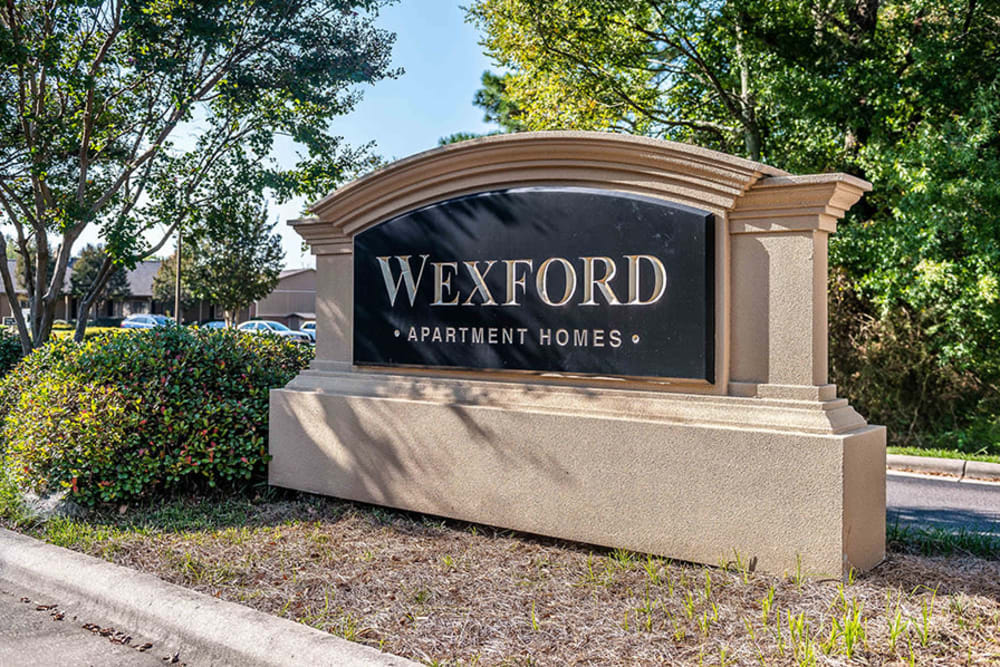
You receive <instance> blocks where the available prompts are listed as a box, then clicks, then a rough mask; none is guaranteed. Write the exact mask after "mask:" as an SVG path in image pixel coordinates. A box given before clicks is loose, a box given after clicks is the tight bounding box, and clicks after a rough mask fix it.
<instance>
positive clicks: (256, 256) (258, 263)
mask: <svg viewBox="0 0 1000 667" xmlns="http://www.w3.org/2000/svg"><path fill="white" fill-rule="evenodd" d="M197 222H198V226H197V227H195V229H194V234H193V236H194V242H193V243H192V244H191V250H190V251H189V252H190V255H191V258H192V261H191V266H190V268H189V269H188V271H187V276H188V277H187V284H188V285H189V286H190V287H189V289H190V290H191V293H192V294H193V295H194V296H196V297H199V298H201V299H204V300H205V301H208V302H210V303H214V304H217V305H219V306H221V307H222V309H223V311H224V312H225V318H226V323H227V324H229V325H233V324H234V318H235V317H236V314H237V313H238V312H239V311H240V309H242V308H246V307H247V306H249V305H250V304H251V303H253V302H254V301H256V300H257V299H261V298H263V297H265V296H267V295H268V294H270V293H271V290H273V289H274V286H275V285H277V284H278V276H279V275H280V273H281V263H282V260H283V259H284V256H285V251H284V250H283V249H282V247H281V237H280V236H279V235H277V234H274V233H273V232H274V227H275V225H276V224H277V223H276V222H275V223H269V222H268V221H267V210H266V207H265V206H264V203H263V201H261V200H260V199H258V198H254V197H247V196H246V194H238V193H231V194H229V195H222V196H220V197H219V198H217V199H216V200H215V201H213V202H212V204H211V205H210V206H206V207H205V208H204V209H203V210H202V211H201V212H200V213H199V217H198V218H197ZM182 290H183V285H182Z"/></svg>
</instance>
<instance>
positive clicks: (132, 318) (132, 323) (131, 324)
mask: <svg viewBox="0 0 1000 667" xmlns="http://www.w3.org/2000/svg"><path fill="white" fill-rule="evenodd" d="M173 324H174V320H173V319H172V318H169V317H164V316H163V315H129V316H128V317H126V318H125V319H124V320H122V324H121V328H122V329H155V328H156V327H169V326H171V325H173Z"/></svg>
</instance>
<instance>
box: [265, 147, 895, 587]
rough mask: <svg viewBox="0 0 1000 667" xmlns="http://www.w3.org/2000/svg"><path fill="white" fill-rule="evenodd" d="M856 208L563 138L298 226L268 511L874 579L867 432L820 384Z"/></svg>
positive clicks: (418, 167)
mask: <svg viewBox="0 0 1000 667" xmlns="http://www.w3.org/2000/svg"><path fill="white" fill-rule="evenodd" d="M869 187H870V186H869V185H868V184H867V183H865V182H864V181H861V180H858V179H855V178H853V177H850V176H846V175H843V174H828V175H814V176H793V175H791V174H787V173H785V172H782V171H779V170H776V169H773V168H771V167H768V166H766V165H762V164H759V163H754V162H750V161H747V160H742V159H739V158H735V157H732V156H728V155H724V154H720V153H716V152H713V151H707V150H702V149H698V148H695V147H691V146H687V145H682V144H675V143H670V142H662V141H655V140H649V139H642V138H636V137H626V136H620V135H610V134H596V133H582V132H548V133H526V134H518V135H510V136H502V137H491V138H487V139H481V140H475V141H471V142H464V143H461V144H456V145H452V146H447V147H444V148H440V149H436V150H433V151H429V152H427V153H422V154H420V155H417V156H414V157H412V158H409V159H406V160H403V161H400V162H397V163H395V164H393V165H390V166H388V167H386V168H385V169H383V170H381V171H378V172H376V173H374V174H371V175H369V176H367V177H365V178H362V179H360V180H359V181H356V182H354V183H351V184H349V185H347V186H345V187H343V188H341V189H339V190H337V191H336V192H334V193H332V194H331V195H330V196H328V197H326V198H325V199H323V200H321V201H320V202H317V203H316V204H315V205H313V207H312V209H311V210H312V213H313V217H311V218H308V219H304V220H299V221H295V222H293V223H292V224H293V225H294V227H295V229H296V230H297V231H298V232H299V233H300V234H301V235H302V236H303V238H305V239H306V240H307V241H308V242H309V243H310V245H311V247H312V250H313V252H314V253H315V254H316V255H317V280H318V283H319V286H318V298H317V354H316V360H315V361H314V362H313V364H312V365H311V367H310V368H309V369H308V370H306V371H305V372H303V373H302V374H300V375H299V377H297V378H296V379H295V380H294V381H292V382H291V383H290V384H289V385H288V386H287V387H285V388H284V389H280V390H275V391H273V392H272V394H271V417H270V421H271V426H270V449H271V454H272V456H273V457H274V458H273V460H272V462H271V467H270V473H269V475H270V481H271V483H272V484H275V485H279V486H284V487H289V488H295V489H302V490H306V491H312V492H317V493H326V494H330V495H334V496H338V497H341V498H346V499H352V500H358V501H363V502H370V503H376V504H383V505H389V506H392V507H398V508H403V509H409V510H416V511H421V512H427V513H431V514H437V515H442V516H449V517H454V518H459V519H464V520H468V521H476V522H481V523H487V524H492V525H497V526H503V527H507V528H513V529H517V530H523V531H527V532H532V533H539V534H545V535H552V536H556V537H563V538H567V539H572V540H580V541H585V542H590V543H595V544H601V545H606V546H614V547H624V548H629V549H634V550H638V551H644V552H651V553H656V554H662V555H666V556H671V557H674V558H680V559H686V560H692V561H700V562H708V563H718V562H719V561H720V559H732V558H733V557H734V556H735V554H737V553H738V554H740V556H741V558H745V559H750V558H756V559H757V561H758V563H759V565H760V566H761V567H763V568H765V569H769V570H772V571H781V570H787V569H791V568H794V567H796V565H797V563H799V562H801V563H802V564H803V566H804V567H805V569H806V571H807V572H812V573H816V574H823V575H836V576H841V575H843V574H844V573H845V572H847V571H848V569H849V568H851V567H854V568H856V569H867V568H870V567H872V566H874V565H875V564H876V563H878V562H879V561H880V560H881V559H882V557H883V556H884V547H885V532H884V531H885V483H884V476H885V431H884V429H883V428H882V427H876V426H869V425H868V424H866V423H865V421H864V419H863V418H861V417H860V416H859V415H858V414H857V413H856V412H855V411H854V410H853V409H851V407H850V406H849V405H848V404H847V401H846V400H844V399H840V398H837V397H836V388H835V387H834V386H833V385H830V384H828V382H827V359H826V355H827V347H826V346H827V323H826V316H827V314H826V279H827V276H826V271H827V264H826V248H827V236H828V235H829V234H830V233H832V232H833V231H835V229H836V222H837V219H838V218H839V217H840V216H842V215H843V213H844V212H845V211H846V210H847V209H848V208H849V207H850V206H851V205H852V204H853V203H854V202H856V201H857V200H858V199H859V198H860V197H861V195H862V194H863V192H864V191H865V190H867V189H868V188H869Z"/></svg>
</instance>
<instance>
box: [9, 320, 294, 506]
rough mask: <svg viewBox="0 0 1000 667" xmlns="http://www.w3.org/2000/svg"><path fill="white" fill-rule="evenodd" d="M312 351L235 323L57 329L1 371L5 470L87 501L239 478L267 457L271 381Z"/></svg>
mask: <svg viewBox="0 0 1000 667" xmlns="http://www.w3.org/2000/svg"><path fill="white" fill-rule="evenodd" d="M311 354H312V352H311V350H310V349H309V348H307V347H305V346H297V345H294V344H291V343H287V342H285V341H283V340H281V339H279V338H277V337H271V336H246V335H243V334H240V333H238V332H235V331H231V330H221V331H218V330H216V331H211V330H187V329H178V328H175V327H167V328H161V329H152V330H148V331H134V332H127V333H123V334H120V335H110V336H100V337H97V338H94V339H92V340H89V341H87V342H85V343H82V344H78V343H73V342H71V341H69V340H53V341H52V342H51V343H50V344H48V345H46V346H45V347H43V348H40V349H38V350H35V351H34V352H33V353H32V354H31V355H30V356H29V357H27V358H26V359H25V360H24V361H23V362H22V363H21V364H20V365H19V366H18V367H17V368H16V369H15V370H14V371H13V372H12V373H10V374H9V375H8V376H7V377H6V378H5V379H4V380H3V381H2V382H0V438H2V442H3V446H4V451H3V469H4V471H5V474H6V475H7V476H8V478H9V480H10V481H11V482H12V483H13V484H15V485H17V486H18V487H19V488H22V489H30V490H33V491H37V492H42V493H44V492H51V491H56V490H59V489H68V490H69V491H70V492H71V494H72V497H73V499H74V500H76V501H77V502H80V503H83V504H85V505H94V504H97V503H101V502H128V501H133V500H136V499H139V498H142V497H149V496H155V495H159V494H169V493H172V492H176V491H179V490H181V491H190V490H199V489H200V490H204V489H206V488H208V487H212V488H223V489H233V488H238V487H240V486H241V485H245V484H248V483H251V482H253V481H254V480H259V479H261V478H262V476H263V473H264V469H265V468H264V466H265V464H266V462H267V460H268V456H267V444H266V443H267V426H266V425H267V410H268V390H269V389H271V388H274V387H280V386H283V385H284V384H286V383H287V382H288V381H289V380H290V379H291V378H292V377H294V376H295V374H296V373H297V372H298V371H299V370H301V369H302V368H303V367H304V366H305V365H306V364H307V363H308V361H309V358H310V357H311Z"/></svg>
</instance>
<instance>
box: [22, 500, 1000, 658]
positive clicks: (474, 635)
mask: <svg viewBox="0 0 1000 667" xmlns="http://www.w3.org/2000/svg"><path fill="white" fill-rule="evenodd" d="M209 505H210V507H206V506H205V503H204V502H203V503H197V502H194V501H188V503H187V504H186V505H185V506H168V507H161V508H154V509H147V510H141V511H133V510H127V509H124V508H123V510H122V512H121V513H120V514H119V513H118V512H111V513H107V514H106V515H96V516H95V515H92V516H90V517H88V518H87V519H84V520H75V521H69V520H63V521H62V522H56V523H55V524H52V525H49V526H47V527H46V528H45V529H44V530H43V531H42V532H43V533H44V534H42V535H40V536H41V537H43V538H45V539H49V540H50V541H53V542H56V543H62V544H63V545H64V546H70V547H72V548H76V549H78V550H82V551H85V552H88V553H91V554H94V555H98V556H102V557H104V558H106V559H108V560H111V561H113V562H116V563H119V564H121V565H126V566H128V567H132V568H136V569H140V570H144V571H147V572H152V573H155V574H157V575H159V576H160V577H162V578H163V579H165V580H167V581H171V582H174V583H177V584H181V585H183V586H187V587H189V588H193V589H195V590H198V591H201V592H203V593H208V594H210V595H215V596H218V597H221V598H224V599H227V600H231V601H234V602H239V603H242V604H245V605H248V606H250V607H253V608H255V609H259V610H261V611H265V612H267V613H271V614H276V615H279V616H283V617H287V618H291V619H294V620H297V621H299V622H302V623H306V624H308V625H311V626H314V627H316V628H319V629H322V630H325V631H328V632H331V633H334V634H337V635H340V636H343V637H346V638H347V639H350V640H353V641H358V642H362V643H365V644H369V645H371V646H375V647H378V648H381V649H382V650H385V651H388V652H391V653H395V654H398V655H401V656H406V657H408V658H411V659H414V660H418V661H422V662H425V663H428V664H462V665H472V664H479V665H496V664H511V665H528V664H542V665H564V664H573V665H577V664H579V665H634V664H661V663H662V664H705V665H735V664H746V665H750V664H763V665H786V664H787V665H810V664H820V665H826V664H859V665H889V664H928V665H951V664H955V665H959V664H961V665H965V664H969V665H987V664H1000V557H991V558H981V557H974V556H971V555H966V554H962V553H961V548H960V547H959V549H958V552H957V553H953V554H951V555H949V556H940V555H939V556H927V555H920V554H917V553H910V552H911V551H913V550H914V545H913V544H906V543H893V544H891V545H890V556H889V558H888V559H887V560H886V561H885V562H884V563H883V564H881V565H880V566H878V567H877V568H876V569H875V570H873V571H872V572H870V573H867V574H865V575H861V576H859V577H857V579H856V580H855V581H853V582H850V583H847V584H845V583H842V582H840V581H836V580H823V581H816V580H810V579H807V578H804V577H801V576H799V575H798V574H796V573H789V574H788V575H787V576H786V577H775V576H771V575H766V574H761V573H755V572H751V571H749V569H750V568H749V566H748V564H747V563H740V562H732V563H728V564H721V565H722V566H721V567H705V566H700V565H692V564H688V563H675V562H670V561H668V560H665V559H658V558H654V557H649V556H645V555H640V554H633V553H631V552H626V551H609V550H605V549H600V548H597V547H592V546H587V545H581V544H574V543H567V542H561V541H557V540H551V539H546V538H539V537H536V536H531V535H524V534H518V533H512V532H508V531H500V530H496V529H493V528H487V527H483V526H478V525H472V524H466V523H461V522H453V521H444V520H441V519H436V518H431V517H424V516H421V515H416V514H410V513H405V512H396V511H392V510H386V509H382V508H376V507H370V506H364V505H355V504H351V503H344V502H340V501H336V500H332V499H325V498H317V497H313V496H291V497H288V498H285V499H278V500H273V501H269V502H256V503H250V502H246V501H233V502H231V503H228V504H227V503H209ZM925 546H926V545H925Z"/></svg>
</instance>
